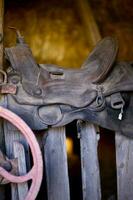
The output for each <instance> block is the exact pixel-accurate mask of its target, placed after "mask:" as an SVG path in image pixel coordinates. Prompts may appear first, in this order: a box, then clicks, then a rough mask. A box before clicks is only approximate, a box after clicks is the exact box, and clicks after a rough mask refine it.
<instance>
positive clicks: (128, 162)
mask: <svg viewBox="0 0 133 200" xmlns="http://www.w3.org/2000/svg"><path fill="white" fill-rule="evenodd" d="M115 138H116V140H115V141H116V164H117V193H118V200H132V199H133V140H132V139H131V138H127V137H125V136H122V135H120V134H118V133H116V136H115Z"/></svg>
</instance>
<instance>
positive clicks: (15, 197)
mask: <svg viewBox="0 0 133 200" xmlns="http://www.w3.org/2000/svg"><path fill="white" fill-rule="evenodd" d="M75 128H76V127H75ZM4 129H5V131H6V133H7V134H6V138H5V140H6V143H8V144H10V145H9V146H6V152H7V155H8V156H9V157H10V158H12V157H13V155H14V156H15V157H17V158H19V160H18V172H19V174H20V175H22V174H24V173H25V172H26V168H28V167H27V166H29V159H27V158H29V153H28V152H29V150H28V146H27V143H26V142H25V140H24V138H23V137H22V136H21V135H20V133H19V132H18V131H17V130H15V129H14V128H13V127H12V126H11V125H10V124H8V123H5V125H4ZM78 131H79V132H80V133H79V134H80V151H81V175H82V194H83V197H82V199H83V200H93V199H94V200H101V199H102V197H101V184H100V168H99V162H98V152H97V147H98V142H99V139H98V137H99V136H98V134H97V132H96V129H95V126H94V125H92V124H90V123H88V122H82V121H79V122H78ZM42 138H43V139H42V144H43V155H44V163H45V174H46V184H47V200H70V189H69V175H68V163H67V153H66V134H65V127H60V128H50V129H49V130H48V131H47V132H45V134H44V136H43V137H42ZM7 140H10V142H9V141H8V142H7ZM14 140H15V143H14ZM25 155H26V156H25ZM132 160H133V141H132V140H131V139H128V138H126V137H124V136H121V135H119V134H118V133H117V134H116V164H117V165H116V171H117V193H118V194H117V199H118V200H132V198H133V190H132V187H133V170H132V168H133V162H132ZM26 163H28V165H27V164H26ZM27 191H28V185H27V183H24V184H18V185H15V184H12V186H11V194H12V195H11V200H24V199H25V198H24V197H25V195H26V193H27ZM41 192H43V190H41ZM44 192H46V191H45V190H44ZM41 196H42V195H41ZM44 199H46V198H44Z"/></svg>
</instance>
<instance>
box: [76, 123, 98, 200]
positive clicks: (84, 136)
mask: <svg viewBox="0 0 133 200" xmlns="http://www.w3.org/2000/svg"><path fill="white" fill-rule="evenodd" d="M78 126H79V127H80V150H81V168H82V190H83V200H92V199H95V200H100V199H101V186H100V172H99V163H98V154H97V146H98V136H97V133H96V130H95V127H94V125H93V124H89V123H88V122H81V121H79V122H78Z"/></svg>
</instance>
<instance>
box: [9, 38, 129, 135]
mask: <svg viewBox="0 0 133 200" xmlns="http://www.w3.org/2000/svg"><path fill="white" fill-rule="evenodd" d="M17 41H18V43H17V45H16V46H15V47H11V48H6V49H5V56H6V58H7V60H8V61H9V63H10V66H11V68H10V70H8V71H7V75H8V83H9V84H14V85H16V86H17V92H16V94H8V95H7V96H6V98H7V104H6V107H8V108H9V109H10V110H12V111H13V112H15V113H16V114H18V115H19V116H20V117H22V118H23V119H24V120H25V121H26V122H27V123H28V125H29V126H30V127H31V128H32V129H35V130H41V129H45V128H48V127H49V126H53V127H57V126H62V125H66V124H67V123H69V122H71V121H73V120H75V119H81V120H87V121H90V122H93V123H95V124H98V125H100V126H102V127H105V128H108V129H111V130H114V131H119V132H122V133H123V134H126V135H129V136H132V130H133V122H132V113H133V106H132V105H133V95H132V91H133V68H132V63H131V62H116V56H117V51H118V45H117V42H116V40H115V39H113V38H111V37H107V38H104V39H103V40H102V41H100V42H99V43H98V44H97V45H96V47H95V48H94V50H93V51H92V53H91V54H90V55H89V57H88V58H87V60H86V61H85V62H84V63H83V65H82V66H81V69H77V70H72V69H63V68H61V67H58V66H56V65H52V64H41V65H38V64H37V63H36V61H35V59H34V57H33V55H32V52H31V50H30V48H29V47H28V45H27V44H26V43H25V41H24V39H23V38H22V37H20V36H19V37H18V38H17Z"/></svg>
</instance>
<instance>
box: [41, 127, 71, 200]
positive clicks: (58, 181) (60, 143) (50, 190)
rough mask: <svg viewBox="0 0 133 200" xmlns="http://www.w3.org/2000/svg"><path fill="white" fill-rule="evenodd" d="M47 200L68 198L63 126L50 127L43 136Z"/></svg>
mask: <svg viewBox="0 0 133 200" xmlns="http://www.w3.org/2000/svg"><path fill="white" fill-rule="evenodd" d="M44 160H45V168H46V182H47V194H48V200H61V199H62V200H70V191H69V180H68V166H67V154H66V136H65V128H64V127H61V128H50V129H49V130H48V133H47V135H46V136H45V137H44Z"/></svg>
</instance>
